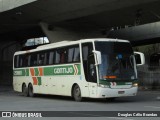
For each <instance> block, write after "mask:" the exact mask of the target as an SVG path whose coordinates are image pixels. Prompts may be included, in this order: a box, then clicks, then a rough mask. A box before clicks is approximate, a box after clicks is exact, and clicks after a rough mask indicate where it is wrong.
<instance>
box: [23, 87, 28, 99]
mask: <svg viewBox="0 0 160 120" xmlns="http://www.w3.org/2000/svg"><path fill="white" fill-rule="evenodd" d="M22 93H23V95H24V96H26V97H28V88H27V87H26V84H23V85H22Z"/></svg>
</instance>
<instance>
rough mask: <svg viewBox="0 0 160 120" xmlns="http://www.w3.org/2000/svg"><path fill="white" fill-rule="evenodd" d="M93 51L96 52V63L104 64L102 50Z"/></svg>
mask: <svg viewBox="0 0 160 120" xmlns="http://www.w3.org/2000/svg"><path fill="white" fill-rule="evenodd" d="M92 52H93V53H94V55H95V59H96V61H95V65H100V64H102V59H101V52H100V51H96V50H93V51H92Z"/></svg>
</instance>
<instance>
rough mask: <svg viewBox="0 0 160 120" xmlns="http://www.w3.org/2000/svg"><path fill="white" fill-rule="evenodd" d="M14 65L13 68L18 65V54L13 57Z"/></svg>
mask: <svg viewBox="0 0 160 120" xmlns="http://www.w3.org/2000/svg"><path fill="white" fill-rule="evenodd" d="M14 67H15V68H18V67H19V55H17V56H15V57H14Z"/></svg>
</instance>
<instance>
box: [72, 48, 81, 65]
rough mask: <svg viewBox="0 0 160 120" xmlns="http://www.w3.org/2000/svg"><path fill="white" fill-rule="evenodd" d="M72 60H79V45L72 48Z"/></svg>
mask: <svg viewBox="0 0 160 120" xmlns="http://www.w3.org/2000/svg"><path fill="white" fill-rule="evenodd" d="M73 61H74V62H79V61H80V50H79V47H76V48H75V49H74V58H73Z"/></svg>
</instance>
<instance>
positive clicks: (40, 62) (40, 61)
mask: <svg viewBox="0 0 160 120" xmlns="http://www.w3.org/2000/svg"><path fill="white" fill-rule="evenodd" d="M44 62H45V53H44V52H41V53H39V54H38V65H44Z"/></svg>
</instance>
